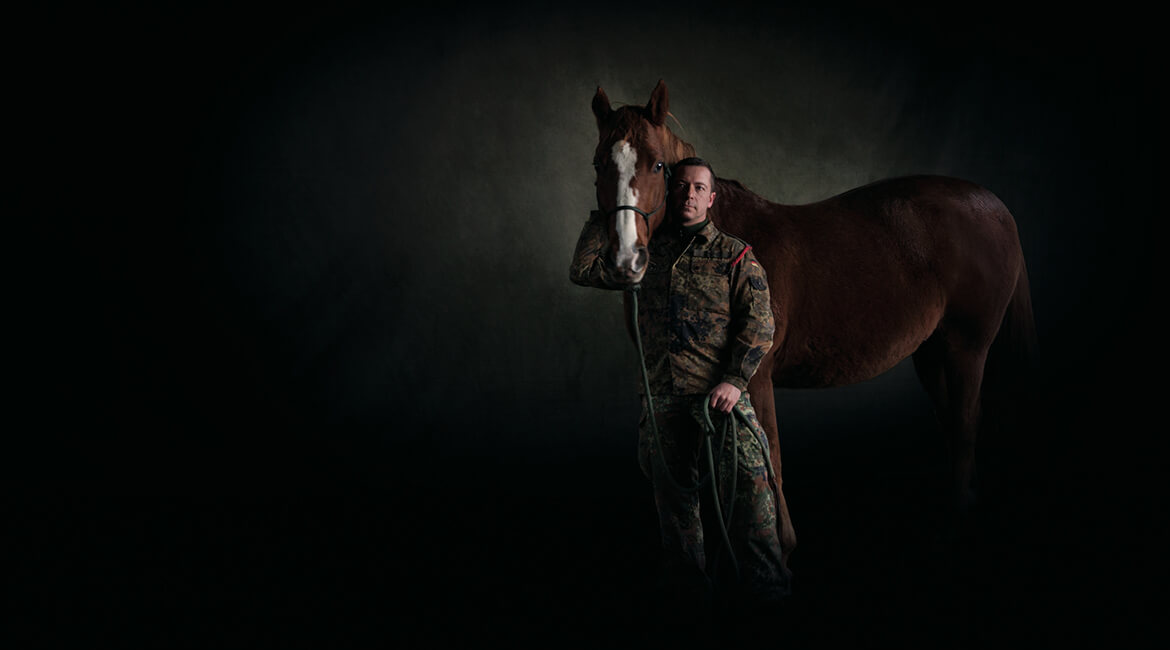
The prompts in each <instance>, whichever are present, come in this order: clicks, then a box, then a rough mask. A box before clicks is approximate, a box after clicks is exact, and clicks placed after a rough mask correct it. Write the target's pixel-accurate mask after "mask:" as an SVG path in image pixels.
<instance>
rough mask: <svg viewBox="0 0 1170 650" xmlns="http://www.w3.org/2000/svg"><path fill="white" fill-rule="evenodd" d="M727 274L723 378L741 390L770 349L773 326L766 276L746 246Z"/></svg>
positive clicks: (770, 299)
mask: <svg viewBox="0 0 1170 650" xmlns="http://www.w3.org/2000/svg"><path fill="white" fill-rule="evenodd" d="M731 274H732V275H731V325H730V329H731V332H730V333H731V356H730V359H729V360H728V363H727V368H726V370H725V371H724V375H723V381H724V382H726V383H728V384H731V385H732V386H734V387H735V388H737V389H739V390H740V391H741V392H742V391H743V390H745V389H746V388H747V385H748V381H750V380H751V378H752V375H754V374H756V368H759V367H760V362H762V361H763V360H764V355H765V354H767V352H768V350H770V349H771V348H772V335H773V334H775V332H776V326H775V322H774V320H773V317H772V297H771V294H770V292H769V290H768V277H767V275H766V274H765V273H764V268H763V267H762V266H760V263H759V262H758V261H757V260H756V256H755V255H754V254H753V253H752V251H751V250H750V249H749V250H748V251H747V252H746V254H745V255H744V256H743V259H741V260H740V261H739V263H738V264H736V265H735V267H734V268H732V269H731Z"/></svg>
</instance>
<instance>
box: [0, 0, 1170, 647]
mask: <svg viewBox="0 0 1170 650" xmlns="http://www.w3.org/2000/svg"><path fill="white" fill-rule="evenodd" d="M538 7H539V5H536V4H533V5H531V6H524V5H521V4H511V5H506V6H487V5H484V6H481V7H463V6H457V5H447V4H444V3H431V4H428V5H426V6H424V7H409V8H399V9H388V8H371V7H369V6H365V5H350V4H345V3H341V4H331V5H330V7H329V8H327V9H326V8H318V9H315V10H295V11H294V10H293V9H291V8H289V7H287V6H283V7H272V8H266V9H259V8H249V9H247V10H241V9H239V8H231V7H226V6H225V7H212V8H194V7H191V8H183V9H172V10H166V11H160V10H150V11H147V12H146V13H144V10H142V9H135V10H121V9H117V10H110V9H103V10H100V12H99V11H96V10H86V11H82V10H74V11H71V12H68V13H64V14H58V15H54V16H42V17H37V18H30V19H28V21H27V23H25V24H23V25H22V26H23V27H24V28H27V33H28V34H31V39H30V41H32V43H31V44H30V46H29V47H28V48H26V49H25V50H22V51H21V54H22V56H20V57H14V58H12V59H11V60H13V61H15V62H17V65H16V66H15V67H16V68H17V70H16V75H15V81H16V83H17V84H19V86H18V87H19V88H21V89H22V90H24V91H25V92H23V93H22V94H21V95H20V96H21V97H22V98H24V101H20V102H18V104H19V106H18V108H19V109H20V121H19V122H18V124H19V125H20V126H21V128H20V129H18V133H17V134H16V141H17V145H18V146H21V151H22V155H23V156H24V160H25V161H26V164H25V165H24V172H25V173H24V174H22V176H20V177H19V178H21V179H23V182H21V183H20V184H19V186H18V187H17V188H16V191H15V193H14V196H19V197H20V198H22V199H25V200H27V205H28V206H29V207H28V208H27V214H29V215H30V216H31V217H32V219H31V221H32V222H33V223H35V224H37V225H38V226H41V225H43V226H44V228H45V231H46V232H47V234H48V235H49V237H50V239H49V240H48V241H49V243H50V247H49V248H48V250H47V254H46V255H45V256H40V257H39V259H38V263H37V265H36V266H35V267H28V268H33V269H35V271H32V272H30V273H29V277H31V278H32V281H31V282H22V283H20V284H22V287H21V291H22V293H20V296H21V297H22V298H27V304H28V306H29V309H28V310H27V311H26V312H23V313H25V314H29V316H28V317H27V318H21V319H19V320H20V322H19V323H18V324H19V325H23V326H25V327H24V328H22V330H21V331H22V332H24V333H27V335H28V338H27V340H29V341H31V342H32V344H31V345H27V346H25V345H21V346H19V347H21V348H22V350H21V355H20V359H19V360H20V361H25V360H26V357H27V361H29V363H28V364H22V365H21V366H20V368H21V372H22V373H24V374H23V375H22V376H23V379H24V381H22V382H21V383H22V390H21V391H20V392H18V393H16V395H17V397H18V402H19V406H22V407H24V408H26V409H27V410H28V411H29V412H30V413H32V414H33V415H34V417H33V418H30V419H29V420H27V422H29V424H25V425H22V426H21V427H18V428H17V430H15V431H13V432H12V433H11V434H10V437H11V439H12V440H11V444H10V449H11V450H12V453H11V454H9V455H8V457H9V462H10V463H11V467H10V471H9V473H8V474H9V475H10V476H12V477H14V478H15V479H16V481H15V484H16V486H15V488H14V490H12V491H11V495H12V501H11V509H12V511H13V514H14V515H15V517H14V518H13V520H14V521H16V522H18V524H19V525H18V526H17V528H18V529H19V530H20V531H21V532H22V533H23V534H21V535H19V536H17V538H16V540H17V542H18V549H19V550H18V552H17V553H16V554H15V555H14V557H15V558H16V562H17V564H18V566H19V568H20V570H19V571H18V572H17V573H16V576H17V578H18V580H17V585H18V588H19V589H20V592H21V593H22V594H23V596H24V597H23V601H24V602H25V603H26V604H29V605H31V606H32V608H33V610H34V611H35V612H36V613H37V616H36V617H33V618H30V619H28V620H29V621H30V622H31V623H32V625H31V629H32V631H33V634H34V636H35V637H36V638H40V639H41V640H45V641H49V640H53V639H55V638H56V637H58V636H59V635H62V634H71V633H75V632H79V633H82V634H85V635H89V636H94V635H97V636H105V637H108V638H112V639H115V640H129V639H145V640H147V641H150V642H154V643H164V644H167V645H173V644H177V645H186V644H190V645H199V646H201V647H205V644H206V643H208V642H211V643H213V644H216V643H220V642H223V643H225V644H226V645H241V646H247V647H254V646H257V645H268V644H269V643H277V642H279V643H280V644H287V643H296V642H304V643H305V644H306V645H309V646H312V647H320V645H321V644H323V643H326V642H328V643H330V644H336V645H341V646H347V647H348V646H351V645H361V644H363V643H364V642H372V643H381V642H391V641H395V640H406V641H413V642H414V643H416V644H420V645H426V644H427V642H428V641H442V640H444V639H446V640H458V639H471V640H482V641H484V642H487V641H488V640H500V641H504V642H508V641H512V642H534V643H540V644H544V643H552V642H566V641H568V642H574V641H579V642H584V643H585V644H587V645H590V644H592V643H593V642H594V641H596V642H598V643H600V642H602V641H604V642H605V644H606V645H611V644H617V645H620V644H621V642H620V640H621V639H639V638H641V639H646V638H653V637H654V634H655V633H656V630H655V628H654V625H652V624H648V623H646V622H645V621H644V620H643V619H644V611H645V601H646V599H647V598H649V597H650V594H651V593H652V592H651V578H652V573H653V557H654V555H653V552H654V548H655V544H656V537H655V536H656V528H655V523H654V520H653V512H652V510H651V504H650V500H649V499H650V497H649V493H648V489H647V487H646V485H645V482H644V480H643V478H642V477H641V475H640V474H639V472H638V470H637V465H636V462H635V460H634V424H635V421H636V418H637V414H638V410H639V406H638V403H637V400H636V395H635V392H634V387H635V382H636V377H637V376H636V359H635V358H634V356H633V350H632V349H631V346H630V345H629V344H628V339H627V338H626V335H625V331H624V328H623V326H622V325H621V321H620V313H621V308H620V302H621V298H620V295H618V294H616V293H610V292H601V291H594V290H587V289H583V288H579V287H576V286H574V285H571V284H570V283H569V282H568V278H567V271H568V263H569V258H570V255H571V252H572V249H573V245H574V242H575V240H576V236H577V233H578V232H579V229H580V227H581V225H582V223H583V220H584V218H585V217H586V215H587V213H588V210H589V209H590V207H591V206H592V205H593V201H594V199H593V190H592V184H591V183H592V169H591V168H590V162H591V158H592V152H593V147H594V145H595V140H596V129H595V126H594V122H593V117H592V114H591V113H590V111H589V102H590V100H591V98H592V95H593V92H594V90H595V89H596V87H597V86H598V85H601V86H603V87H604V88H605V89H606V91H607V93H608V94H609V97H610V98H611V100H613V101H614V102H615V103H619V102H620V103H631V104H641V103H644V102H645V101H646V100H647V99H648V97H649V93H650V91H651V89H652V88H653V87H654V84H655V83H656V82H657V81H658V79H660V78H661V79H664V80H665V81H666V82H667V84H668V86H669V89H670V92H671V111H672V113H673V115H674V116H675V118H677V122H672V123H671V124H672V128H674V129H675V131H676V133H679V134H680V135H681V136H682V137H683V138H684V139H686V140H687V141H689V142H691V143H692V144H694V145H695V146H696V149H697V150H698V152H699V153H700V155H703V156H705V157H707V158H709V159H710V160H711V161H712V162H713V163H714V164H715V166H716V169H717V170H718V172H719V173H720V175H721V176H724V177H728V178H736V179H738V180H740V181H742V182H743V183H745V184H746V185H747V186H748V187H749V188H751V189H753V190H754V191H756V192H757V193H759V194H761V195H762V196H765V197H767V198H769V199H771V200H774V201H777V202H781V203H804V202H810V201H815V200H819V199H822V198H826V197H828V196H831V195H833V194H837V193H839V192H843V191H845V190H848V189H850V188H852V187H855V186H858V185H861V184H864V183H867V182H870V181H872V180H876V179H879V178H883V177H888V176H895V175H900V174H907V173H939V174H946V175H953V176H959V177H963V178H967V179H969V180H972V181H975V182H977V183H980V184H982V185H984V186H985V187H988V188H989V189H991V190H992V191H994V192H995V193H996V194H998V195H999V196H1000V198H1002V199H1003V200H1004V202H1005V203H1006V204H1007V205H1008V206H1009V207H1010V208H1011V209H1012V211H1013V213H1014V215H1015V217H1016V220H1017V223H1018V226H1019V230H1020V234H1021V240H1022V242H1023V247H1024V251H1025V255H1026V257H1027V260H1028V265H1029V272H1030V277H1031V282H1032V295H1033V301H1034V306H1035V313H1036V321H1037V326H1038V330H1039V336H1040V342H1041V351H1042V357H1041V366H1040V368H1041V370H1040V373H1039V375H1038V377H1037V380H1036V382H1035V389H1034V392H1033V393H1032V396H1031V398H1030V400H1029V405H1030V406H1031V407H1032V408H1031V411H1030V415H1029V418H1030V419H1028V420H1027V425H1026V426H1023V427H1021V428H1020V429H1019V430H1016V431H1013V432H1010V434H1004V435H1002V436H999V437H995V436H992V437H989V438H988V439H986V440H984V441H982V442H983V443H984V444H983V445H981V447H980V453H981V462H982V463H984V479H985V481H984V482H985V485H984V486H983V488H984V491H983V498H984V500H983V502H982V504H981V507H980V508H979V509H978V510H977V511H976V513H975V514H974V515H973V516H972V517H971V518H969V519H967V520H965V521H961V522H955V521H953V520H951V519H950V516H949V514H948V510H947V508H946V503H947V501H946V497H947V494H946V489H947V486H948V482H947V479H948V477H947V471H946V457H945V451H946V450H945V441H943V440H942V439H941V438H940V437H939V436H938V435H937V434H936V433H935V432H934V430H933V420H932V416H931V413H930V409H929V406H928V404H927V402H926V398H925V396H924V394H923V393H922V391H921V389H920V388H919V387H918V385H917V383H916V382H915V380H914V376H913V371H912V368H911V367H910V366H909V365H908V364H906V363H903V364H902V365H899V366H898V367H896V368H895V369H893V370H891V371H890V372H889V373H886V374H885V375H883V376H881V377H878V378H875V379H873V380H871V381H868V382H865V383H862V384H859V385H856V386H851V387H847V388H842V389H833V390H827V391H778V392H777V403H778V406H779V410H780V428H781V442H782V447H783V455H784V478H785V491H786V494H787V495H788V498H789V504H790V507H791V509H792V513H793V517H794V521H795V524H796V528H797V533H798V536H799V537H800V547H799V549H798V550H797V552H796V554H795V555H794V556H793V560H792V568H793V570H794V571H795V573H796V595H795V596H794V597H793V599H792V604H791V606H790V607H789V609H788V610H786V611H785V612H783V613H778V614H777V615H776V618H774V619H766V620H759V621H756V629H757V631H759V632H761V633H762V634H766V635H767V636H766V638H768V639H770V642H774V643H778V644H783V643H786V642H793V641H799V642H801V644H803V645H812V646H817V645H823V644H828V643H829V642H831V641H842V642H853V643H861V644H865V643H866V642H870V641H874V642H876V641H892V642H903V643H907V644H919V643H921V644H926V645H931V646H934V647H948V646H962V647H968V646H979V645H983V644H987V645H990V644H997V645H999V644H1004V643H1011V642H1017V641H1018V642H1029V643H1033V644H1042V645H1047V644H1050V643H1057V642H1066V641H1085V642H1088V643H1095V642H1102V641H1103V640H1110V641H1124V640H1131V641H1132V640H1137V639H1141V638H1144V635H1145V632H1146V628H1145V623H1146V619H1147V617H1150V616H1152V615H1153V605H1152V603H1151V601H1148V600H1146V599H1145V598H1144V597H1143V594H1144V593H1145V591H1144V589H1145V588H1144V587H1143V585H1145V584H1148V583H1149V581H1150V580H1152V576H1151V573H1152V572H1153V570H1154V567H1153V566H1152V565H1149V564H1147V563H1148V562H1150V561H1151V559H1152V557H1153V554H1152V551H1153V549H1154V548H1155V544H1156V542H1155V540H1154V538H1153V537H1152V534H1153V533H1152V528H1153V525H1154V524H1155V523H1156V521H1157V520H1158V519H1160V518H1161V515H1160V513H1159V512H1157V511H1155V505H1156V504H1157V503H1158V502H1159V495H1158V494H1157V492H1156V491H1155V489H1154V488H1155V481H1154V475H1153V472H1154V468H1155V462H1156V460H1157V458H1158V456H1157V455H1156V454H1155V453H1154V452H1153V439H1154V435H1155V434H1154V431H1155V429H1156V427H1155V426H1154V425H1153V424H1150V420H1149V416H1150V415H1151V414H1153V413H1154V409H1153V407H1152V405H1153V403H1154V399H1155V397H1156V395H1155V393H1154V390H1153V388H1154V385H1155V383H1154V381H1153V380H1152V379H1151V376H1150V374H1149V368H1151V367H1156V366H1154V363H1155V359H1157V358H1159V357H1160V355H1161V349H1160V346H1159V345H1158V341H1159V338H1157V337H1156V336H1155V334H1154V327H1155V325H1154V321H1153V314H1152V300H1151V295H1150V294H1151V292H1152V291H1153V282H1152V280H1151V277H1150V275H1151V274H1152V273H1153V259H1152V258H1153V250H1152V247H1153V245H1154V241H1155V240H1154V232H1153V217H1154V216H1155V211H1159V212H1158V214H1159V216H1161V215H1162V214H1163V213H1164V210H1162V208H1161V206H1160V204H1156V203H1155V189H1156V188H1158V187H1160V184H1161V179H1162V171H1163V170H1162V158H1161V156H1160V154H1161V150H1160V144H1161V142H1162V141H1163V127H1162V122H1161V118H1162V116H1163V114H1164V112H1165V104H1164V102H1162V100H1161V96H1160V94H1159V91H1160V88H1158V87H1157V84H1156V82H1155V80H1156V78H1157V77H1158V75H1159V74H1160V72H1161V70H1162V68H1161V64H1160V63H1159V62H1160V61H1161V47H1160V44H1159V43H1157V42H1156V39H1154V38H1153V37H1152V36H1153V35H1152V34H1151V30H1150V29H1149V27H1148V25H1149V21H1148V20H1145V19H1143V18H1142V17H1141V16H1136V15H1131V14H1126V15H1125V16H1124V17H1122V14H1121V13H1120V12H1118V13H1111V14H1108V15H1102V14H1094V15H1087V14H1086V15H1080V14H1074V13H1069V12H1068V11H1067V10H1066V11H1063V12H1060V13H1058V12H1039V11H1028V10H1024V9H1023V8H1022V7H1021V6H1019V5H1004V6H997V5H986V6H983V7H981V8H972V7H967V8H965V9H962V10H961V11H960V13H957V14H956V13H949V12H948V13H943V12H941V11H933V10H932V11H926V12H921V11H914V12H911V11H908V10H894V9H889V8H870V9H862V8H858V7H852V6H849V7H846V6H839V5H838V6H833V5H820V7H821V8H819V9H812V8H809V7H805V6H801V5H791V4H787V3H780V4H777V5H775V6H774V7H773V8H771V9H766V10H765V9H759V8H749V7H747V6H742V7H741V6H739V5H737V4H726V3H714V4H713V3H709V2H708V3H681V4H677V3H676V4H672V5H669V6H666V5H662V6H655V7H652V8H646V9H633V8H630V7H626V8H623V9H615V8H609V7H603V6H600V5H589V6H584V5H582V6H579V7H564V8H560V9H553V10H550V9H543V8H538ZM29 172H31V173H29ZM26 290H27V294H25V293H23V291H26ZM25 328H27V331H26V329H25ZM1153 422H1154V423H1157V420H1153ZM24 443H27V444H24ZM802 640H803V641H802Z"/></svg>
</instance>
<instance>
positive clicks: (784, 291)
mask: <svg viewBox="0 0 1170 650" xmlns="http://www.w3.org/2000/svg"><path fill="white" fill-rule="evenodd" d="M666 101H667V99H666V88H665V85H664V84H663V83H662V82H659V85H658V87H657V88H655V91H654V93H653V94H652V96H651V101H650V103H649V104H647V106H646V107H645V108H641V107H624V108H621V109H619V110H616V111H614V110H611V109H610V108H609V101H608V98H606V97H605V95H604V93H603V92H602V91H601V89H600V88H599V89H598V91H597V96H595V98H594V103H593V110H594V113H595V115H596V116H597V120H598V127H599V131H600V141H599V143H598V155H599V156H601V155H603V154H604V153H605V152H607V151H608V150H609V149H610V148H611V147H612V146H613V145H614V143H615V142H616V143H620V142H630V143H631V144H632V145H633V144H636V146H637V148H638V155H639V160H638V167H639V170H640V171H643V172H644V171H646V170H650V169H652V167H651V165H653V164H654V163H655V161H656V160H657V159H664V160H665V162H666V164H667V165H670V164H673V163H674V162H676V161H677V160H679V159H681V158H682V157H685V156H687V155H693V153H694V150H693V148H692V147H691V146H690V145H689V144H687V143H685V142H683V141H682V140H680V139H678V138H677V137H676V136H674V134H673V133H671V132H670V131H669V129H668V128H667V127H666V126H665V124H664V119H663V118H664V116H665V112H666ZM631 111H632V112H636V113H639V115H640V119H633V118H632V116H631V115H630V113H629V112H631ZM623 112H625V114H624V115H623ZM642 157H644V158H646V160H644V161H643V160H642V159H641V158H642ZM627 176H628V174H627ZM639 177H640V178H639ZM611 182H612V181H611V179H610V178H609V175H608V174H606V172H605V169H604V168H599V171H598V202H599V207H600V208H601V209H602V210H607V211H608V210H612V209H615V208H614V205H613V201H614V199H613V196H612V194H611V192H610V190H611V188H610V185H611ZM654 182H655V179H654V178H653V174H652V173H648V172H647V173H638V174H636V175H635V177H634V178H633V179H631V180H630V181H629V186H630V187H632V188H634V189H635V194H634V195H635V196H636V197H639V200H638V203H639V204H640V206H641V209H642V210H644V211H649V210H650V209H651V208H653V207H654V205H657V204H658V203H657V201H658V199H657V198H656V197H657V196H658V195H657V194H656V193H655V192H654V187H653V183H654ZM715 192H716V199H715V204H714V206H713V207H712V209H711V211H710V215H711V218H712V220H713V221H714V223H715V225H716V226H717V227H719V228H720V229H721V230H723V231H724V232H727V233H729V234H732V235H735V236H737V237H739V238H741V239H743V240H744V241H746V242H748V243H749V244H751V245H752V246H753V251H754V252H755V255H756V257H757V259H758V260H759V262H760V264H761V265H763V266H764V268H765V270H766V271H767V275H768V280H769V286H770V289H771V295H772V303H773V304H772V308H773V313H774V315H775V319H776V334H775V338H774V341H773V347H772V349H771V350H770V352H769V354H768V355H767V356H766V358H765V359H764V361H763V363H762V364H761V365H760V367H759V369H758V370H757V372H756V375H755V376H754V377H753V379H752V381H751V383H750V384H749V386H748V391H749V393H750V394H751V399H752V404H753V406H754V407H755V409H756V411H757V415H758V417H759V419H760V422H761V423H762V424H763V425H764V428H765V430H766V432H767V434H768V439H769V442H770V443H771V445H770V446H771V449H770V451H771V454H772V463H773V466H774V468H775V469H776V472H777V474H779V472H780V451H779V441H778V435H777V433H778V431H777V424H776V409H775V402H774V401H775V397H774V393H773V389H774V387H777V386H779V387H786V388H814V387H830V386H843V385H846V384H852V383H856V382H859V381H864V380H866V379H870V378H873V377H875V376H877V375H879V374H881V373H883V372H885V371H887V370H889V369H891V368H893V367H894V366H895V365H897V364H898V363H899V362H901V361H902V360H904V359H906V358H907V357H911V356H913V359H914V366H915V369H916V371H917V373H918V377H919V379H920V380H921V381H922V383H923V386H925V388H926V390H927V392H928V393H929V395H930V397H931V400H932V402H933V403H934V405H935V409H936V413H937V415H938V419H939V422H940V424H941V426H942V427H943V428H944V429H945V430H946V431H947V432H948V433H949V435H950V437H951V443H952V445H951V448H952V452H953V457H954V464H955V467H954V469H955V486H956V491H957V496H958V498H959V500H960V502H961V503H962V504H964V505H966V504H969V503H970V501H971V500H972V498H973V492H972V490H971V479H972V474H973V470H974V445H975V438H976V432H977V429H978V426H979V421H980V411H981V397H982V395H983V393H984V391H985V390H986V389H987V388H989V386H985V385H984V381H983V380H984V368H985V364H986V362H987V359H988V355H989V353H990V352H991V351H992V349H993V346H992V344H993V342H996V341H997V338H998V339H1000V341H1001V342H1000V343H999V344H997V345H996V346H995V348H996V349H999V348H1003V349H1005V350H1006V349H1010V350H1013V351H1016V350H1020V349H1021V348H1020V347H1019V346H1016V345H1013V343H1015V341H1006V340H1004V339H1007V338H1013V339H1019V341H1020V342H1022V343H1024V347H1023V349H1030V343H1031V341H1032V340H1033V337H1034V328H1033V326H1032V308H1031V300H1030V297H1029V290H1028V276H1027V271H1026V269H1025V265H1024V257H1023V252H1022V250H1021V247H1020V242H1019V237H1018V234H1017V232H1016V226H1015V222H1014V220H1013V218H1012V215H1011V213H1010V212H1008V210H1007V208H1006V207H1005V206H1004V204H1003V203H1002V202H1001V201H1000V200H999V199H998V198H997V197H996V196H995V195H994V194H992V193H991V192H989V191H988V190H986V189H983V188H982V187H979V186H978V185H975V184H973V183H969V182H966V181H962V180H958V179H953V178H946V177H940V176H914V177H905V178H896V179H890V180H884V181H878V182H875V183H872V184H869V185H866V186H864V187H860V188H857V189H853V190H850V191H848V192H845V193H843V194H840V195H837V196H834V197H832V198H829V199H826V200H824V201H820V202H817V203H811V204H807V205H781V204H777V203H773V202H771V201H768V200H765V199H763V198H761V197H759V196H758V195H756V194H754V193H752V192H751V191H749V190H748V189H747V188H745V187H744V186H743V185H741V184H740V183H738V182H736V181H732V180H726V179H718V180H717V182H716V187H715ZM647 195H649V196H647ZM626 196H627V198H628V196H629V194H628V192H627V194H626ZM619 203H620V201H619ZM621 211H622V210H621V207H620V206H619V207H617V208H616V214H617V218H621ZM628 217H629V218H631V219H632V217H633V214H632V213H630V215H628ZM663 219H664V217H663V216H662V215H654V217H653V218H651V217H647V218H646V219H645V220H644V221H645V229H644V230H645V232H644V233H643V231H642V229H641V227H640V226H641V225H642V224H641V221H640V220H635V221H636V222H637V223H638V225H639V230H638V242H637V244H639V245H642V246H644V245H645V243H646V242H648V241H649V237H650V235H651V234H652V231H653V230H654V229H655V228H656V227H657V226H658V225H659V224H661V223H662V221H663ZM626 225H627V227H628V226H629V224H628V222H627V224H626ZM643 235H644V237H643ZM613 257H614V258H617V257H619V256H617V255H614V256H613ZM633 258H634V256H633V253H632V252H631V251H627V252H626V255H625V259H633ZM627 274H628V277H629V279H630V281H631V282H636V281H638V280H640V278H641V273H640V272H639V271H638V269H636V268H632V269H629V270H627ZM779 502H780V503H779V505H780V509H781V524H780V525H781V540H782V543H783V545H784V550H785V557H786V558H787V555H788V554H789V553H790V552H791V550H792V548H794V547H795V544H796V537H795V533H794V531H793V528H792V524H791V520H790V518H789V516H788V512H787V506H786V504H785V503H784V497H783V492H781V494H780V497H779Z"/></svg>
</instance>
